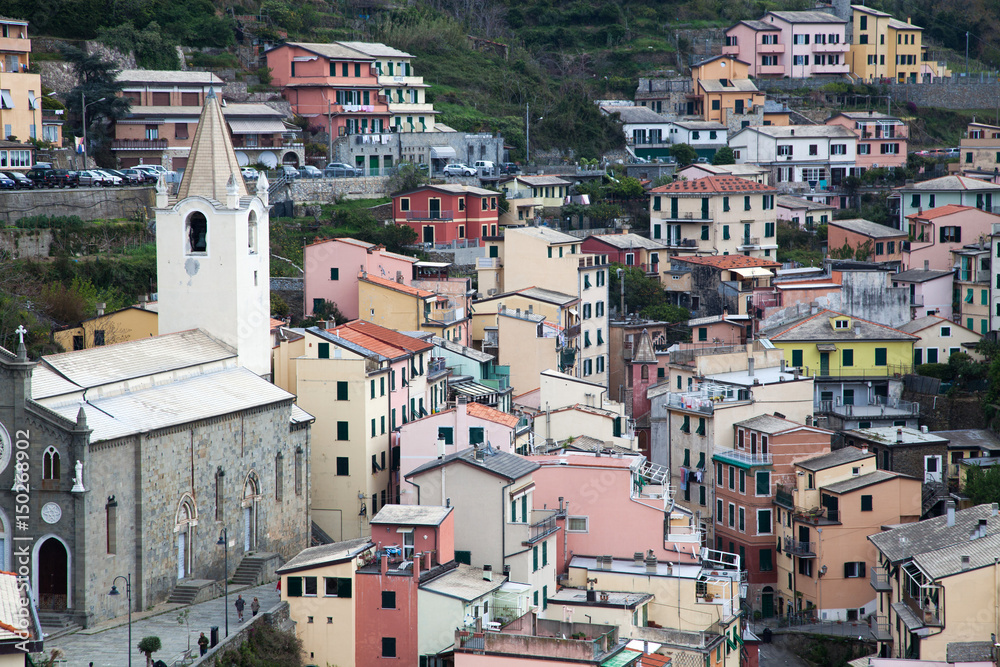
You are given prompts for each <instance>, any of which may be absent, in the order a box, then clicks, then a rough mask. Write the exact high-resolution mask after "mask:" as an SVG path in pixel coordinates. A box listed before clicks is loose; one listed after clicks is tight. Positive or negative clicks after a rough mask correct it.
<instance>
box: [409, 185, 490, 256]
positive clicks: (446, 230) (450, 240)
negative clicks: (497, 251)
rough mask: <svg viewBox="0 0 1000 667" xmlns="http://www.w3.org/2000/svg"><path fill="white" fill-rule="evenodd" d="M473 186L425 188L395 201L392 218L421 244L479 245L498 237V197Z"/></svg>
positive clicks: (410, 192)
mask: <svg viewBox="0 0 1000 667" xmlns="http://www.w3.org/2000/svg"><path fill="white" fill-rule="evenodd" d="M498 194H499V193H497V192H494V191H493V190H485V189H483V188H477V187H473V186H470V185H424V186H422V187H420V188H417V189H416V190H410V191H409V192H403V193H401V194H398V195H396V196H394V197H393V198H392V217H393V220H394V221H395V222H396V224H397V225H407V226H408V227H410V228H411V229H412V230H413V231H415V232H416V233H417V240H418V241H420V242H421V243H432V244H434V245H439V246H442V245H453V244H458V245H462V244H467V245H474V246H478V245H481V243H482V240H483V239H484V238H486V237H489V236H496V235H497V226H498V224H499V221H498V220H499V218H498V216H499V213H500V211H499V210H498V208H497V195H498Z"/></svg>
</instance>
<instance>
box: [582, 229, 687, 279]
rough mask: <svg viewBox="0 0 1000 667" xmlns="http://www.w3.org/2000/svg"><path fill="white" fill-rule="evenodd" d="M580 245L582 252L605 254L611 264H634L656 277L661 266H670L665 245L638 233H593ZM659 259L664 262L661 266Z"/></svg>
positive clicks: (664, 267) (667, 267)
mask: <svg viewBox="0 0 1000 667" xmlns="http://www.w3.org/2000/svg"><path fill="white" fill-rule="evenodd" d="M582 246H583V252H589V253H593V254H595V255H607V256H608V261H609V262H611V263H612V264H624V265H625V266H634V267H636V268H638V269H642V270H643V271H645V272H646V275H648V276H650V277H654V276H655V277H656V278H657V279H659V275H660V269H661V268H663V269H669V268H670V261H669V258H668V257H667V246H665V245H663V244H662V243H660V242H659V241H653V240H652V239H647V238H646V237H644V236H639V235H638V234H595V235H593V236H588V237H587V238H585V239H584V240H583V244H582ZM661 253H662V255H661ZM661 259H662V261H663V262H664V264H663V266H662V267H661V266H660V261H661Z"/></svg>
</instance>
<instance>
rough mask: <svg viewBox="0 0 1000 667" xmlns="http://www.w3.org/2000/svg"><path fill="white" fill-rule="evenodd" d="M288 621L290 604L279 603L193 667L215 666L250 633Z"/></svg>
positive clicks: (196, 661) (248, 623)
mask: <svg viewBox="0 0 1000 667" xmlns="http://www.w3.org/2000/svg"><path fill="white" fill-rule="evenodd" d="M288 621H289V611H288V603H287V602H279V603H278V604H277V605H275V606H274V607H272V608H271V609H268V610H267V611H265V612H262V613H261V614H260V615H259V616H256V617H251V618H249V619H248V620H247V622H246V623H245V624H244V625H241V626H239V628H237V629H236V630H235V631H234V632H233V633H232V634H231V635H229V637H226V638H225V639H220V641H219V643H218V645H217V646H215V648H212V649H210V650H209V651H208V653H206V654H205V655H204V656H199V657H197V658H195V661H194V662H192V663H191V667H198V666H199V665H214V664H215V659H216V658H217V657H218V656H219V655H220V654H221V652H222V651H225V650H228V649H230V648H233V649H235V648H238V647H240V646H242V645H243V643H244V642H245V641H246V640H247V637H249V636H250V633H251V632H253V631H254V630H255V629H256V628H259V627H262V626H264V625H272V626H274V625H276V626H278V627H279V628H280V627H282V626H283V625H285V624H286V623H288ZM350 664H351V663H345V665H350Z"/></svg>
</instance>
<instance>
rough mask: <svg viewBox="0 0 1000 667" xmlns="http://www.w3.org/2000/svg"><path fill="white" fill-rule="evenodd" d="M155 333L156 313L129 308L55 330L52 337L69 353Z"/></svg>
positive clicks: (135, 307)
mask: <svg viewBox="0 0 1000 667" xmlns="http://www.w3.org/2000/svg"><path fill="white" fill-rule="evenodd" d="M158 334H159V330H158V328H157V314H156V311H155V310H147V309H145V308H141V307H139V306H129V307H128V308H122V309H121V310H116V311H115V312H113V313H106V314H103V315H98V316H96V317H92V318H90V319H89V320H84V321H83V322H81V323H80V326H77V327H72V328H69V329H63V330H62V331H56V332H55V333H54V334H53V337H54V338H55V341H56V343H58V344H59V345H60V346H62V349H63V350H65V351H67V352H70V351H72V350H87V349H90V348H92V347H100V346H101V345H113V344H114V343H124V342H126V341H130V340H137V339H139V338H149V337H150V336H156V335H158Z"/></svg>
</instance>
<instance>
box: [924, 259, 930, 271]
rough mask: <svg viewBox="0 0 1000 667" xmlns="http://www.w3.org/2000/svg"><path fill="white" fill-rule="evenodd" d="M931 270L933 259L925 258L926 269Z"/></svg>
mask: <svg viewBox="0 0 1000 667" xmlns="http://www.w3.org/2000/svg"><path fill="white" fill-rule="evenodd" d="M930 270H931V260H929V259H925V260H924V271H930Z"/></svg>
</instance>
